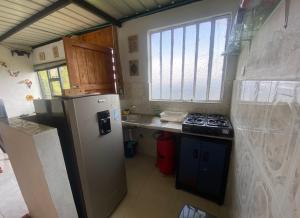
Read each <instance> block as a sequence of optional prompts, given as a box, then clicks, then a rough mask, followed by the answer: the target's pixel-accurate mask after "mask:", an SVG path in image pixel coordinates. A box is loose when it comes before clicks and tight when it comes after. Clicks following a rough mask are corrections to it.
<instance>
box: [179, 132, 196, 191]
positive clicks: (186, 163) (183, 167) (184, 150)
mask: <svg viewBox="0 0 300 218" xmlns="http://www.w3.org/2000/svg"><path fill="white" fill-rule="evenodd" d="M199 152H200V144H199V141H198V140H194V139H193V138H191V137H186V136H182V137H181V146H180V154H179V163H180V164H179V173H178V174H179V175H178V180H179V183H181V184H184V185H185V186H189V187H191V188H194V187H197V182H198V167H199Z"/></svg>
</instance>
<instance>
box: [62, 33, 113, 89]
mask: <svg viewBox="0 0 300 218" xmlns="http://www.w3.org/2000/svg"><path fill="white" fill-rule="evenodd" d="M63 41H64V48H65V54H66V60H67V67H68V72H69V78H70V84H71V88H80V89H82V90H84V91H86V92H95V91H97V92H101V93H115V88H114V82H115V81H114V64H113V52H112V48H108V47H103V46H100V45H96V44H92V43H87V42H82V41H80V40H77V39H72V38H68V37H64V39H63Z"/></svg>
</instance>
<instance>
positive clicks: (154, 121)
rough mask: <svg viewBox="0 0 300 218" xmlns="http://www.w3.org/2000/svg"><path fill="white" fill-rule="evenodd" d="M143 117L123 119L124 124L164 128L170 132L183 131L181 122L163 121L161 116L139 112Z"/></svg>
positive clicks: (147, 127)
mask: <svg viewBox="0 0 300 218" xmlns="http://www.w3.org/2000/svg"><path fill="white" fill-rule="evenodd" d="M139 115H140V116H141V117H140V118H139V119H137V120H135V121H125V120H122V124H123V125H124V126H135V127H142V128H146V129H156V130H164V131H168V132H175V133H181V132H182V131H181V129H182V127H181V123H175V122H162V121H161V120H160V118H159V117H156V116H152V115H144V114H139Z"/></svg>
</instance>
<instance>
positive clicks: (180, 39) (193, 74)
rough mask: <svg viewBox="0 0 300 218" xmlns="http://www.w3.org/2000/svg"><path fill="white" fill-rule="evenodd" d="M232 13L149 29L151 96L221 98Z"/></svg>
mask: <svg viewBox="0 0 300 218" xmlns="http://www.w3.org/2000/svg"><path fill="white" fill-rule="evenodd" d="M228 26H229V16H228V15H226V16H218V17H214V18H210V19H208V20H205V21H204V20H203V21H197V22H191V23H185V24H182V25H177V26H172V27H168V28H163V29H159V30H155V31H150V32H149V40H150V58H149V61H150V63H149V64H150V75H149V79H150V86H149V88H150V100H168V101H197V102H200V101H220V100H221V98H222V86H223V77H224V65H225V64H224V63H225V59H224V56H223V53H224V51H225V46H226V39H227V29H228Z"/></svg>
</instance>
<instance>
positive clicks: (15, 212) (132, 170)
mask: <svg viewBox="0 0 300 218" xmlns="http://www.w3.org/2000/svg"><path fill="white" fill-rule="evenodd" d="M0 166H1V167H2V169H3V170H4V172H3V173H1V174H0V218H20V217H21V216H23V215H24V214H26V213H27V207H26V204H25V202H24V199H23V197H22V195H21V192H20V190H19V187H18V184H17V181H16V178H15V175H14V173H13V170H12V168H11V165H10V162H9V160H8V159H7V156H6V155H5V154H3V153H1V152H0ZM126 172H127V181H128V193H127V196H126V197H125V199H124V200H123V201H122V202H121V203H120V205H119V207H118V208H117V209H116V211H115V212H114V213H113V214H112V218H160V217H161V218H177V217H178V215H179V212H180V210H181V208H182V207H183V206H184V205H185V204H191V205H193V206H196V207H198V208H200V209H203V210H205V211H207V212H209V213H211V214H212V215H215V216H217V217H220V213H221V207H220V206H218V205H216V204H214V203H212V202H210V201H207V200H205V199H202V198H200V197H198V196H195V195H192V194H189V193H187V192H184V191H181V190H176V189H175V186H174V185H175V178H174V176H164V175H162V174H161V173H160V172H159V170H158V169H157V168H156V167H155V159H154V158H152V157H148V156H143V155H137V156H136V157H135V158H133V159H128V160H126Z"/></svg>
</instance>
